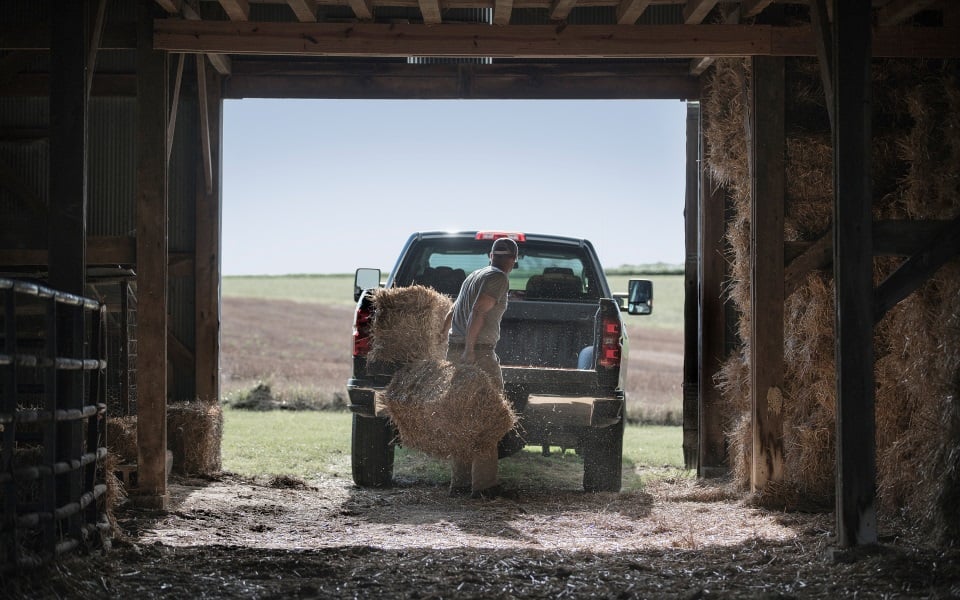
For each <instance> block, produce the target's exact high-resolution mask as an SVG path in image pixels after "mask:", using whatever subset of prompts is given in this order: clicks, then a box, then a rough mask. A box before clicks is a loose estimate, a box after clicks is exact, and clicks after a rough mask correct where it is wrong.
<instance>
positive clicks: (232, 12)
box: [220, 0, 250, 21]
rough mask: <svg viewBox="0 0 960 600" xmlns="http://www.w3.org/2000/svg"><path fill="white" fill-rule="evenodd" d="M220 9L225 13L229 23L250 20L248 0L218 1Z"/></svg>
mask: <svg viewBox="0 0 960 600" xmlns="http://www.w3.org/2000/svg"><path fill="white" fill-rule="evenodd" d="M220 7H221V8H223V12H225V13H227V16H228V17H230V20H231V21H249V20H250V2H249V0H220Z"/></svg>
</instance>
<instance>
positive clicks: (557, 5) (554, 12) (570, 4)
mask: <svg viewBox="0 0 960 600" xmlns="http://www.w3.org/2000/svg"><path fill="white" fill-rule="evenodd" d="M624 1H627V0H624ZM637 1H639V0H637ZM621 4H622V3H621ZM576 6H577V0H552V2H550V8H549V9H548V12H549V13H550V20H551V21H564V20H566V18H567V17H568V16H570V11H571V10H573V9H574V8H575V7H576ZM619 13H620V9H619V8H618V9H617V14H619Z"/></svg>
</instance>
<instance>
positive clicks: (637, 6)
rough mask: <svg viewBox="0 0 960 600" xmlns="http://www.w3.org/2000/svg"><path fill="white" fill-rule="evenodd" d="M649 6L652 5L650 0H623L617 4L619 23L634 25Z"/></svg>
mask: <svg viewBox="0 0 960 600" xmlns="http://www.w3.org/2000/svg"><path fill="white" fill-rule="evenodd" d="M648 6H650V0H622V1H621V2H620V4H618V5H617V23H618V24H619V25H633V24H634V23H636V22H637V19H639V18H640V17H641V16H642V15H643V13H644V11H645V10H647V7H648Z"/></svg>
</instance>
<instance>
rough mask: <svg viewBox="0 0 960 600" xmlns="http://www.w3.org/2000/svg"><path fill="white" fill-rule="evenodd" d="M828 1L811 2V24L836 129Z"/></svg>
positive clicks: (821, 75)
mask: <svg viewBox="0 0 960 600" xmlns="http://www.w3.org/2000/svg"><path fill="white" fill-rule="evenodd" d="M827 6H828V3H827V1H826V0H810V24H811V27H812V28H813V41H814V43H815V44H816V45H817V58H818V59H819V61H820V80H821V81H822V82H823V93H824V96H825V97H826V104H827V115H828V116H829V117H830V127H831V129H832V128H833V127H834V116H833V43H832V42H831V40H830V36H831V33H830V16H829V15H828V14H827Z"/></svg>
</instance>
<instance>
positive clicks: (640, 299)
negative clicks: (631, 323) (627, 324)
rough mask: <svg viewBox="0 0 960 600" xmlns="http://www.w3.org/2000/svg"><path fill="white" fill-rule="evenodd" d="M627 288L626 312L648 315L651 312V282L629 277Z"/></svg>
mask: <svg viewBox="0 0 960 600" xmlns="http://www.w3.org/2000/svg"><path fill="white" fill-rule="evenodd" d="M628 285H629V287H628V288H627V313H629V314H631V315H649V314H650V313H652V312H653V282H652V281H650V280H647V279H631V280H630V282H629V284H628Z"/></svg>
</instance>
